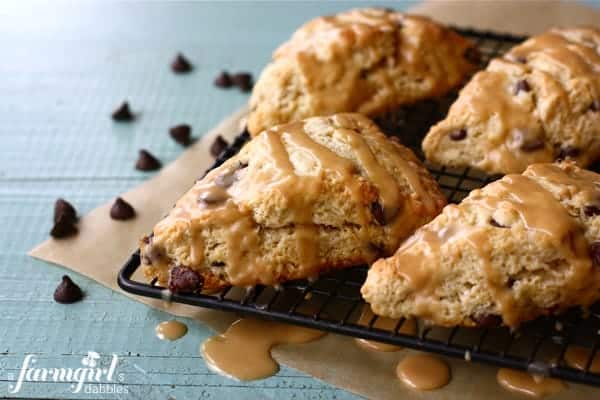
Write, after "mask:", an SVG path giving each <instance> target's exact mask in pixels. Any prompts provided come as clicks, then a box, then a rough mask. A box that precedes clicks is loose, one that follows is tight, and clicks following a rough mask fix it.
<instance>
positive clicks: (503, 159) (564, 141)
mask: <svg viewBox="0 0 600 400" xmlns="http://www.w3.org/2000/svg"><path fill="white" fill-rule="evenodd" d="M423 150H424V152H425V155H426V156H427V159H428V160H430V161H432V162H434V163H437V164H442V165H447V166H453V167H456V166H472V167H476V168H478V169H481V170H483V171H486V172H488V173H520V172H523V171H524V170H525V168H527V166H528V165H530V164H533V163H540V162H553V161H554V160H556V159H567V158H569V159H573V160H575V161H576V162H577V164H578V165H580V166H582V167H586V166H588V165H590V164H591V163H592V162H594V161H595V160H597V159H598V158H600V30H599V29H596V28H572V29H552V30H550V31H548V32H547V33H544V34H542V35H539V36H535V37H533V38H531V39H529V40H527V41H525V42H524V43H522V44H520V45H518V46H516V47H514V48H513V49H512V50H511V51H510V52H508V53H507V54H506V55H504V56H503V57H501V58H497V59H495V60H493V61H492V62H491V63H490V64H489V66H488V68H487V69H486V70H485V71H482V72H479V73H477V74H476V75H475V76H474V77H473V79H471V81H470V82H469V83H468V84H467V85H466V86H465V87H464V88H463V89H462V91H461V93H460V95H459V97H458V99H457V100H456V102H455V103H454V104H453V105H452V107H451V108H450V112H449V113H448V116H447V117H446V119H444V120H442V121H440V122H439V123H438V124H437V125H435V126H434V127H433V128H431V130H430V131H429V133H428V134H427V136H426V137H425V140H424V141H423Z"/></svg>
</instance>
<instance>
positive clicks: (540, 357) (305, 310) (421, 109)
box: [118, 28, 600, 386]
mask: <svg viewBox="0 0 600 400" xmlns="http://www.w3.org/2000/svg"><path fill="white" fill-rule="evenodd" d="M457 31H458V32H459V33H461V34H463V35H464V36H467V37H469V38H470V39H472V40H473V41H474V42H475V43H476V44H477V47H478V49H479V52H480V55H479V58H480V63H481V65H480V66H481V67H482V68H483V67H484V66H485V65H487V63H488V62H489V60H490V59H491V58H493V57H496V56H499V55H501V54H503V53H504V52H505V51H507V50H508V49H509V48H511V47H512V46H514V45H515V44H516V43H519V42H521V41H522V40H524V39H525V38H524V37H516V36H512V35H506V34H497V33H493V32H482V31H476V30H471V29H459V28H457ZM455 98H456V93H453V94H450V95H448V96H446V97H445V98H443V99H438V100H435V101H431V100H430V101H424V102H421V103H419V104H416V105H413V106H409V107H405V108H403V109H402V110H400V111H397V112H395V113H393V114H390V115H386V116H384V117H382V118H378V119H376V122H377V123H378V124H379V125H380V127H381V128H382V130H384V131H385V132H386V133H387V134H388V135H396V136H399V138H400V139H401V140H402V142H403V143H405V144H406V145H407V146H409V147H411V148H412V149H413V150H414V151H415V152H416V153H417V154H422V153H421V150H420V142H421V139H422V137H423V136H424V134H425V133H426V132H427V129H428V128H429V127H430V126H431V125H432V124H433V123H435V122H437V121H438V120H440V119H441V118H443V117H444V116H445V114H446V112H447V109H448V107H449V105H450V104H451V103H452V101H453V100H454V99H455ZM248 140H249V135H248V133H247V132H243V133H242V134H240V135H239V136H238V137H237V138H236V139H235V141H234V142H233V143H232V144H231V145H230V146H229V147H228V148H227V149H225V150H224V151H223V153H221V155H220V156H219V157H218V158H217V160H216V161H215V163H214V165H213V166H212V167H211V169H212V168H215V167H217V166H218V165H220V164H222V163H223V162H224V161H225V160H227V159H228V158H230V157H231V156H233V155H235V154H236V153H237V152H238V151H239V150H240V148H241V147H242V146H243V145H244V144H245V143H246V142H247V141H248ZM427 167H428V169H429V170H430V172H431V173H432V174H433V175H434V176H435V178H436V179H437V180H438V182H439V183H440V186H441V187H442V190H443V191H444V193H445V195H446V197H447V198H448V200H449V201H450V202H459V201H460V200H462V199H463V198H464V197H465V196H466V195H467V194H468V193H469V192H470V191H471V190H472V189H475V188H479V187H482V186H484V185H485V184H487V183H488V182H491V181H493V180H494V179H495V178H497V177H491V176H486V175H485V174H483V173H480V172H477V171H474V170H470V169H468V168H464V169H449V168H445V167H437V166H434V165H428V166H427ZM139 265H140V256H139V252H137V253H135V254H133V255H132V256H131V258H130V259H129V260H128V262H127V264H126V265H125V266H124V267H123V268H122V270H121V271H120V273H119V276H118V283H119V285H120V286H121V288H122V289H123V290H125V291H127V292H130V293H134V294H137V295H141V296H147V297H154V298H163V299H164V298H165V295H168V296H169V300H170V301H173V302H179V303H185V304H191V305H195V306H201V307H208V308H213V309H219V310H224V311H232V312H236V313H238V314H240V315H243V316H255V317H259V318H263V319H270V320H276V321H281V322H287V323H292V324H296V325H301V326H305V327H309V328H316V329H321V330H324V331H329V332H334V333H338V334H342V335H348V336H353V337H357V338H363V339H368V340H374V341H379V342H384V343H389V344H395V345H400V346H404V347H409V348H413V349H417V350H422V351H428V352H433V353H439V354H443V355H447V356H451V357H458V358H464V359H466V360H468V361H473V362H483V363H487V364H492V365H496V366H500V367H508V368H513V369H518V370H524V371H528V372H530V373H535V374H540V375H545V376H552V377H557V378H561V379H564V380H568V381H573V382H580V383H585V384H591V385H596V386H600V374H599V373H600V370H598V369H596V368H597V366H596V365H593V364H592V361H594V357H595V355H596V352H597V350H598V347H599V345H600V303H598V304H597V305H595V306H594V307H592V308H591V310H589V311H588V312H586V313H585V315H584V314H583V312H581V311H579V310H572V311H569V312H568V313H566V314H564V315H561V316H558V317H542V318H540V319H538V320H536V321H533V322H530V323H527V324H524V325H523V326H521V327H520V328H519V329H518V330H515V331H511V330H509V329H507V328H503V327H495V328H463V327H455V328H451V329H448V328H440V327H435V326H428V325H426V324H423V323H420V322H419V324H418V331H417V334H416V335H407V334H404V333H402V332H401V328H402V326H403V324H404V323H406V321H405V320H404V319H400V320H398V321H395V322H394V323H393V324H392V325H390V321H389V320H388V321H386V322H385V323H383V322H384V319H382V318H378V317H377V316H375V315H372V314H370V315H369V316H368V317H367V318H365V316H364V315H363V310H364V309H365V307H367V306H366V304H365V303H364V301H363V299H362V297H361V294H360V287H361V286H362V284H363V282H364V280H365V278H366V274H367V267H366V266H357V267H354V268H350V269H346V270H342V271H337V272H335V273H331V274H327V275H323V276H321V277H320V278H319V279H318V280H316V281H293V282H287V283H285V284H283V285H281V286H280V287H276V288H274V287H265V286H256V287H253V288H251V289H244V288H239V287H229V288H227V289H225V290H223V291H221V292H220V293H216V294H175V293H170V292H168V291H167V289H166V288H164V287H160V286H158V285H157V284H156V282H152V283H150V284H148V283H144V282H141V281H138V280H136V279H134V278H133V275H134V273H135V272H136V270H137V269H138V267H139ZM582 348H583V349H584V350H586V351H589V356H588V357H587V361H586V363H585V365H582V366H581V368H580V369H575V368H571V367H569V366H568V365H567V364H566V362H565V355H566V354H568V351H571V350H579V351H581V349H582ZM599 360H600V355H599Z"/></svg>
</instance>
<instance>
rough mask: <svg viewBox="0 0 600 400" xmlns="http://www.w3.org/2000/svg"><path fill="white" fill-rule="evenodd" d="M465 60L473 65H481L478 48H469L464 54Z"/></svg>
mask: <svg viewBox="0 0 600 400" xmlns="http://www.w3.org/2000/svg"><path fill="white" fill-rule="evenodd" d="M464 57H465V59H466V60H467V61H468V62H470V63H471V64H476V65H477V64H480V63H481V52H480V51H479V49H478V48H477V47H469V48H468V49H467V50H466V51H465V54H464Z"/></svg>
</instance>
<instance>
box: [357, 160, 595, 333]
mask: <svg viewBox="0 0 600 400" xmlns="http://www.w3.org/2000/svg"><path fill="white" fill-rule="evenodd" d="M361 292H362V295H363V297H364V298H365V300H366V301H367V302H369V303H370V304H371V308H372V309H373V311H374V312H375V313H376V314H378V315H381V316H385V317H392V318H399V317H408V316H411V317H419V318H423V319H425V320H429V321H431V322H433V323H435V324H437V325H443V326H455V325H464V326H477V325H483V326H489V325H496V324H500V323H502V324H504V325H507V326H510V327H516V326H518V325H519V324H520V323H521V322H524V321H528V320H531V319H534V318H536V317H538V316H541V315H546V314H555V313H560V312H561V311H564V310H565V309H566V308H568V307H571V306H582V307H586V306H589V305H591V304H592V303H593V302H595V301H596V300H598V299H600V175H598V174H596V173H594V172H590V171H586V170H583V169H580V168H579V167H577V166H575V165H574V164H573V163H572V162H563V163H561V164H535V165H532V166H530V167H529V168H527V170H526V171H525V172H524V173H523V174H522V175H519V174H511V175H506V176H505V177H504V178H502V179H501V180H498V181H496V182H493V183H491V184H489V185H487V186H485V187H484V188H482V189H476V190H474V191H472V192H471V193H470V194H469V196H468V197H467V198H466V199H465V200H463V201H462V202H461V203H460V204H458V205H448V206H446V207H445V208H444V210H443V211H442V214H440V215H439V216H438V217H436V218H435V219H434V220H433V221H431V222H430V223H429V224H427V225H425V226H423V227H421V228H420V229H418V230H417V231H416V232H415V234H414V235H413V236H411V237H410V238H409V239H407V240H406V241H405V242H404V243H403V244H402V246H401V247H400V249H398V251H397V252H396V254H395V255H394V256H392V257H390V258H387V259H382V260H378V261H377V262H375V263H374V264H373V266H372V267H371V269H370V270H369V273H368V277H367V280H366V282H365V284H364V285H363V287H362V289H361Z"/></svg>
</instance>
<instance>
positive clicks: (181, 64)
mask: <svg viewBox="0 0 600 400" xmlns="http://www.w3.org/2000/svg"><path fill="white" fill-rule="evenodd" d="M171 69H172V70H173V72H175V73H176V74H185V73H186V72H190V71H191V70H192V69H193V67H192V64H191V63H190V62H189V61H188V59H187V58H185V56H184V55H183V54H181V53H177V56H175V59H174V60H173V62H172V63H171Z"/></svg>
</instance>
